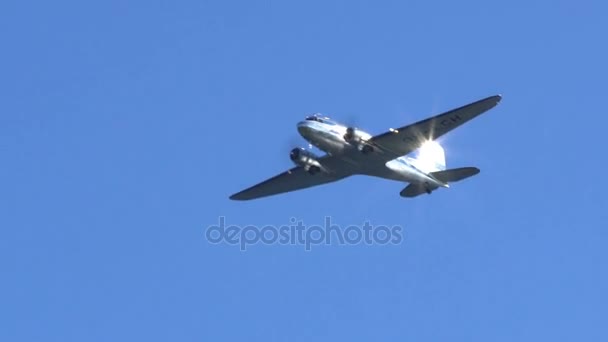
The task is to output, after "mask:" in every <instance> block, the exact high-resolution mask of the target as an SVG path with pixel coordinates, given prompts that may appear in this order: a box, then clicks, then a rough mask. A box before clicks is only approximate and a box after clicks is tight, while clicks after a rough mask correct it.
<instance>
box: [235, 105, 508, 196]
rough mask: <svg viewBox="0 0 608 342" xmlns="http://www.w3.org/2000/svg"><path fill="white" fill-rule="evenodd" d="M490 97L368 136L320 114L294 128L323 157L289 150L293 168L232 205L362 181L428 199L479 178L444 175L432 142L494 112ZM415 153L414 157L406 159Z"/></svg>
mask: <svg viewBox="0 0 608 342" xmlns="http://www.w3.org/2000/svg"><path fill="white" fill-rule="evenodd" d="M501 99H502V97H501V96H500V95H494V96H490V97H487V98H485V99H482V100H479V101H476V102H473V103H470V104H468V105H465V106H462V107H460V108H456V109H453V110H450V111H448V112H445V113H443V114H440V115H437V116H434V117H430V118H428V119H425V120H422V121H419V122H416V123H414V124H411V125H408V126H404V127H401V128H397V129H393V128H391V129H389V130H388V131H387V132H385V133H382V134H379V135H376V136H372V135H370V134H369V133H366V132H364V131H362V130H360V129H358V128H355V127H349V126H347V125H343V124H340V123H338V122H336V121H333V120H331V119H330V118H328V117H325V116H322V115H321V114H314V115H310V116H308V117H306V119H305V120H304V121H301V122H299V123H298V124H297V128H298V132H299V133H300V135H301V136H302V137H303V138H304V139H306V140H307V141H308V142H309V143H310V144H311V145H314V146H315V147H317V148H318V149H319V150H322V151H324V152H325V153H326V154H325V155H323V156H317V155H316V154H314V153H313V152H311V151H309V150H307V149H304V148H300V147H298V148H294V149H293V150H291V152H290V153H289V158H290V159H291V161H292V162H293V163H294V164H295V165H296V167H294V168H292V169H290V170H287V171H285V172H283V173H281V174H279V175H277V176H275V177H272V178H270V179H268V180H266V181H263V182H261V183H259V184H257V185H254V186H252V187H250V188H247V189H245V190H243V191H240V192H238V193H236V194H234V195H232V196H230V199H232V200H252V199H256V198H261V197H266V196H271V195H277V194H281V193H286V192H290V191H295V190H300V189H305V188H310V187H313V186H317V185H321V184H326V183H330V182H335V181H338V180H341V179H344V178H346V177H349V176H352V175H367V176H374V177H380V178H386V179H390V180H395V181H400V182H407V183H409V185H408V186H406V187H405V188H404V189H403V190H401V192H400V195H401V197H416V196H419V195H422V194H430V193H431V192H433V191H435V190H436V189H439V188H449V186H450V184H451V183H454V182H457V181H460V180H463V179H465V178H468V177H471V176H474V175H476V174H478V173H479V169H478V168H476V167H461V168H454V169H446V162H445V152H444V150H443V148H442V147H441V145H440V144H439V143H438V142H437V141H436V139H437V138H439V137H441V136H442V135H444V134H446V133H448V132H449V131H451V130H453V129H455V128H456V127H458V126H460V125H462V124H464V123H465V122H467V121H469V120H471V119H473V118H475V117H477V116H478V115H480V114H482V113H484V112H486V111H488V110H489V109H491V108H493V107H494V106H496V105H497V104H498V103H499V102H500V100H501ZM415 151H417V154H416V155H414V156H407V155H408V154H411V153H412V152H415Z"/></svg>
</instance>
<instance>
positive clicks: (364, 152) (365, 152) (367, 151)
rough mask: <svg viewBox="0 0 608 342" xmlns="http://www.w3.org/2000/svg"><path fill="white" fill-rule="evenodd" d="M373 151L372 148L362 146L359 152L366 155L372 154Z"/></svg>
mask: <svg viewBox="0 0 608 342" xmlns="http://www.w3.org/2000/svg"><path fill="white" fill-rule="evenodd" d="M373 150H374V148H373V147H371V146H369V145H363V147H362V148H361V152H362V153H363V154H368V153H370V152H372V151H373Z"/></svg>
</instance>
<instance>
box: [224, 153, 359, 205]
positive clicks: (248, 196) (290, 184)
mask: <svg viewBox="0 0 608 342" xmlns="http://www.w3.org/2000/svg"><path fill="white" fill-rule="evenodd" d="M319 163H321V165H323V166H324V167H326V168H328V169H329V170H330V171H331V172H324V171H321V172H318V173H315V174H314V175H311V174H310V173H308V171H306V170H305V169H304V168H303V167H301V166H297V167H294V168H292V169H290V170H288V171H285V172H283V173H281V174H279V175H276V176H274V177H272V178H270V179H267V180H265V181H263V182H262V183H259V184H256V185H254V186H252V187H250V188H247V189H245V190H243V191H241V192H238V193H236V194H234V195H232V196H230V199H232V200H240V201H244V200H252V199H256V198H260V197H266V196H271V195H276V194H280V193H284V192H290V191H295V190H300V189H305V188H310V187H313V186H317V185H321V184H325V183H330V182H335V181H337V180H340V179H342V178H345V177H348V176H350V175H352V173H350V172H348V171H347V170H346V168H344V167H340V166H339V165H340V164H341V163H339V161H338V159H336V158H334V157H331V156H325V157H322V158H319Z"/></svg>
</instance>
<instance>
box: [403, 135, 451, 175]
mask: <svg viewBox="0 0 608 342" xmlns="http://www.w3.org/2000/svg"><path fill="white" fill-rule="evenodd" d="M410 162H411V163H412V164H413V165H414V166H415V167H416V168H417V169H418V170H420V171H422V172H426V173H431V172H437V171H443V170H445V151H444V150H443V147H441V145H439V143H438V142H436V141H427V142H426V143H424V145H422V146H421V147H420V149H418V154H417V155H416V157H415V158H413V159H410Z"/></svg>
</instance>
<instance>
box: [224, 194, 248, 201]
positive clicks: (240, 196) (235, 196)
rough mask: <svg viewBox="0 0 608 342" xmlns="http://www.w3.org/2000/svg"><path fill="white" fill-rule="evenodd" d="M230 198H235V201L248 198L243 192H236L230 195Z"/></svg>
mask: <svg viewBox="0 0 608 342" xmlns="http://www.w3.org/2000/svg"><path fill="white" fill-rule="evenodd" d="M228 198H229V199H231V200H233V201H245V200H247V198H245V196H243V194H242V193H240V192H239V193H236V194H233V195H230V197H228Z"/></svg>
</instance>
